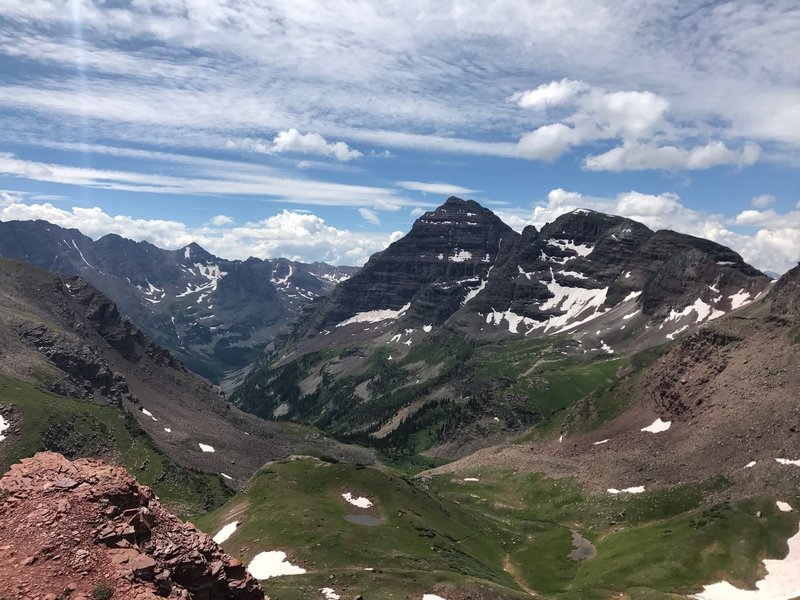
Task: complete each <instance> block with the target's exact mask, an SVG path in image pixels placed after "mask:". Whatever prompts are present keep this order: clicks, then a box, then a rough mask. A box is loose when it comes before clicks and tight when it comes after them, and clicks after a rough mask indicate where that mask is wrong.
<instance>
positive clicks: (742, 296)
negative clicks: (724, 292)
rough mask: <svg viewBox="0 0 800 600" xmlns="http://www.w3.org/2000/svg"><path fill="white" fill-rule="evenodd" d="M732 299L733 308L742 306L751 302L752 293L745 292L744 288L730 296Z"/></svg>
mask: <svg viewBox="0 0 800 600" xmlns="http://www.w3.org/2000/svg"><path fill="white" fill-rule="evenodd" d="M728 298H730V299H731V310H734V309H737V308H741V307H742V306H744V305H745V304H749V303H750V294H749V293H748V292H745V291H744V289H741V290H739V291H738V292H736V293H735V294H731V295H730V296H728Z"/></svg>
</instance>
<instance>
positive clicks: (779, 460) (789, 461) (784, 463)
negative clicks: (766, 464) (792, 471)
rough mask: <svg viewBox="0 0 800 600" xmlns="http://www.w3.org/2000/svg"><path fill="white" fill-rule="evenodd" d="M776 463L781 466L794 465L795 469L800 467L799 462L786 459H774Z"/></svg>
mask: <svg viewBox="0 0 800 600" xmlns="http://www.w3.org/2000/svg"><path fill="white" fill-rule="evenodd" d="M775 462H776V463H780V464H782V465H794V466H795V467H800V460H789V459H788V458H776V459H775Z"/></svg>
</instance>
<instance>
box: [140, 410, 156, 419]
mask: <svg viewBox="0 0 800 600" xmlns="http://www.w3.org/2000/svg"><path fill="white" fill-rule="evenodd" d="M142 414H143V415H144V416H145V417H150V418H151V419H153V421H158V419H156V418H155V417H154V416H153V413H151V412H150V411H149V410H147V409H146V408H143V409H142Z"/></svg>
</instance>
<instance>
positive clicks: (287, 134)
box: [269, 128, 363, 161]
mask: <svg viewBox="0 0 800 600" xmlns="http://www.w3.org/2000/svg"><path fill="white" fill-rule="evenodd" d="M269 152H274V153H281V152H299V153H301V154H319V155H321V156H332V157H334V158H335V159H336V160H341V161H348V160H353V159H354V158H360V157H362V156H363V154H362V153H361V152H359V151H358V150H354V149H352V148H350V146H348V145H347V144H345V143H344V142H333V143H330V142H328V141H327V140H326V139H325V138H324V137H322V136H321V135H320V134H318V133H310V132H309V133H300V132H299V131H298V130H297V129H294V128H292V129H288V130H286V131H279V132H278V134H277V135H276V136H275V139H274V140H272V147H271V148H270V149H269Z"/></svg>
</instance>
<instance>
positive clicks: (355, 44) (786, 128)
mask: <svg viewBox="0 0 800 600" xmlns="http://www.w3.org/2000/svg"><path fill="white" fill-rule="evenodd" d="M67 4H69V6H67ZM0 18H3V19H4V20H6V21H7V22H8V23H9V24H10V26H9V27H8V28H6V29H7V31H5V32H0V53H2V54H4V55H5V56H6V57H7V58H8V60H10V61H12V62H14V61H22V60H24V61H33V62H35V63H36V64H37V65H44V66H45V67H46V69H47V73H46V78H45V76H44V75H42V76H41V78H39V77H38V76H37V75H36V73H38V72H40V71H38V70H33V71H32V73H33V75H31V76H29V77H26V79H25V83H21V80H19V79H15V78H13V77H12V78H10V79H8V81H7V83H6V85H4V86H0V106H3V107H5V108H9V109H16V110H18V111H20V113H21V114H24V115H26V116H27V117H28V119H27V121H28V126H29V127H30V128H31V129H29V130H28V132H29V133H30V134H31V137H32V138H35V137H42V136H41V135H38V134H40V133H44V132H46V131H47V128H48V127H50V124H51V123H52V122H53V121H54V120H55V121H57V123H59V124H61V125H63V126H65V127H68V126H70V125H71V124H74V123H75V122H76V121H78V122H80V123H84V124H85V123H91V125H92V128H93V130H94V131H96V132H97V133H98V136H99V137H104V138H112V137H114V136H118V135H120V132H121V131H123V130H125V131H126V133H127V135H130V137H131V138H135V139H134V140H133V141H136V142H139V143H147V142H150V141H151V140H153V139H155V137H156V136H160V137H163V138H164V139H165V140H172V141H179V142H180V143H184V144H190V145H191V144H202V143H206V142H208V139H207V138H209V137H213V136H214V135H218V136H221V137H223V139H225V138H227V137H230V136H234V137H235V136H236V135H242V134H243V133H245V132H253V131H265V130H266V131H281V132H289V131H291V129H289V128H290V127H294V128H296V130H299V131H314V132H317V133H315V134H308V133H307V134H305V135H306V136H308V135H319V136H321V137H322V136H324V137H323V139H325V138H328V139H331V138H334V139H344V140H346V141H342V142H333V143H331V142H328V141H327V140H326V141H325V145H324V146H320V145H319V144H318V140H313V141H312V140H308V141H307V142H306V146H307V145H311V146H312V147H314V148H317V147H318V146H319V147H323V148H326V150H325V151H326V154H325V156H332V157H334V158H336V157H337V156H338V157H350V158H352V157H353V153H354V152H359V151H358V150H353V149H352V148H350V146H349V145H347V144H348V143H352V140H358V139H362V140H363V139H367V138H370V139H373V140H376V141H375V144H376V145H378V144H380V149H383V148H384V147H393V148H404V147H411V146H410V144H412V143H413V144H416V146H414V147H419V148H425V149H428V150H431V151H450V152H460V153H468V154H485V155H491V156H510V155H515V156H520V155H521V156H525V154H524V153H523V154H520V153H519V152H518V151H517V150H518V149H517V148H516V147H515V143H513V142H509V141H508V140H509V139H511V138H514V137H516V138H517V139H518V138H519V135H520V132H526V131H533V130H535V129H538V127H539V126H541V125H553V124H555V123H547V122H532V119H531V117H532V116H533V117H536V116H538V115H536V111H527V110H525V111H520V110H519V106H518V104H521V105H523V106H529V107H534V108H538V107H553V108H559V109H561V108H565V107H566V106H567V105H572V104H574V103H576V102H577V104H578V105H581V104H585V105H584V106H583V107H582V108H579V114H577V115H573V116H574V117H575V120H574V122H573V121H563V123H564V124H565V125H567V126H570V127H572V128H576V129H581V127H580V126H579V123H578V120H580V119H579V118H582V117H586V118H587V119H588V120H587V123H588V122H591V121H592V120H593V119H594V121H595V122H596V123H598V124H599V125H601V126H602V124H603V123H604V122H605V123H606V124H607V125H608V130H607V131H603V132H602V133H603V135H608V134H610V133H612V131H613V130H616V131H617V132H618V133H619V135H623V134H624V135H625V136H626V137H627V138H633V139H636V138H637V136H645V138H643V139H648V138H646V135H649V132H650V131H652V130H653V129H654V127H656V126H657V125H658V123H657V121H658V118H659V117H660V116H667V117H669V120H670V122H671V123H672V124H673V126H672V127H671V128H670V129H672V131H671V132H669V133H670V134H671V135H674V136H677V138H676V139H672V140H670V143H671V144H672V145H675V146H676V147H682V146H686V145H687V144H686V141H685V139H684V137H685V136H684V134H683V132H682V131H680V129H682V128H684V127H685V128H686V129H687V130H688V133H694V134H696V133H698V131H699V132H700V133H701V134H702V135H701V136H700V138H701V139H699V141H695V142H694V143H696V144H699V145H703V143H705V142H706V141H707V139H718V140H721V141H723V142H725V143H726V144H728V145H739V144H741V143H742V141H743V140H747V139H754V140H755V141H761V140H763V141H764V142H766V143H771V142H776V143H777V142H780V143H785V144H790V145H792V146H793V148H794V149H796V148H797V146H798V145H800V108H798V107H800V91H798V83H799V82H798V79H797V77H798V75H797V69H796V65H795V64H794V63H793V61H792V57H793V56H794V55H795V54H796V53H797V41H796V36H795V35H793V34H794V32H796V31H797V29H798V26H800V16H798V14H797V11H796V10H795V9H794V7H793V5H792V3H788V2H787V3H782V4H781V3H775V2H769V3H763V4H754V3H723V4H719V3H708V4H706V5H698V6H692V7H691V9H689V10H686V9H684V8H682V5H681V3H679V2H678V0H667V1H666V2H645V3H642V2H635V1H633V0H620V1H615V2H610V1H609V0H600V1H588V0H563V1H562V2H558V3H555V4H554V3H552V2H543V3H528V2H518V1H517V0H496V1H494V2H492V3H490V4H489V5H487V4H486V3H485V2H482V1H480V0H459V1H457V2H453V3H452V4H451V5H450V4H449V5H448V8H446V9H445V8H442V7H440V6H438V5H435V4H431V3H429V2H425V1H423V0H412V1H411V2H410V4H405V5H400V4H396V3H388V4H387V3H370V2H360V3H355V4H354V3H349V2H344V1H339V2H335V1H334V2H330V3H326V4H325V5H324V6H319V5H314V7H313V9H311V10H310V9H309V8H308V6H306V4H305V3H302V2H301V3H298V2H293V1H291V0H273V1H271V2H226V3H223V4H221V5H218V4H214V3H202V2H190V3H185V2H178V1H177V0H175V1H170V2H162V3H151V2H145V1H143V0H142V1H137V2H131V3H127V4H125V3H122V4H121V3H113V4H110V3H101V2H79V3H77V4H76V3H67V2H66V1H65V0H58V1H56V2H45V1H43V0H33V1H30V2H24V3H19V2H16V3H15V2H8V1H6V2H2V3H0ZM76 19H79V21H78V22H79V23H80V28H81V29H80V30H81V34H82V35H81V38H80V39H76V38H75V36H74V35H72V34H71V32H73V31H74V27H75V23H76ZM63 32H69V33H63ZM142 40H145V41H146V43H141V42H142ZM478 44H480V48H481V52H480V53H473V52H470V51H469V49H470V48H474V47H476V46H477V45H478ZM621 57H622V58H621ZM19 64H21V63H19ZM41 72H43V71H41ZM76 72H80V77H78V76H76ZM9 73H11V74H13V73H14V71H13V69H11V70H10V71H9ZM554 76H555V77H556V78H555V79H554V80H552V81H550V79H551V78H553V77H554ZM583 82H594V84H595V85H596V86H600V85H602V87H603V89H604V90H609V91H608V92H603V93H601V94H596V93H595V92H596V90H597V89H599V88H598V87H595V88H591V89H586V87H585V86H587V85H588V84H584V83H583ZM537 84H540V85H537ZM531 86H534V87H533V89H529V88H531ZM376 90H380V92H379V93H377V92H376ZM518 90H525V91H522V92H519V91H518ZM645 90H652V91H645ZM444 92H446V93H444ZM514 92H517V94H514ZM603 94H606V96H603ZM509 97H512V98H514V102H504V100H505V99H507V98H509ZM593 98H594V100H595V101H596V102H597V105H592V101H593ZM667 99H668V100H667ZM515 103H516V104H515ZM667 103H668V105H669V115H665V113H664V111H665V110H666V108H665V107H666V104H667ZM41 113H45V114H46V115H47V116H48V119H41V118H39V115H40V114H41ZM76 117H77V119H76ZM623 117H624V118H623ZM15 121H17V124H14V125H13V126H14V127H15V128H18V127H22V126H21V125H19V123H20V122H21V121H20V120H19V119H15ZM559 122H562V121H559ZM675 124H680V126H681V127H677V125H675ZM28 126H26V127H28ZM656 128H657V127H656ZM34 129H36V130H34ZM348 131H350V132H351V133H352V136H350V135H347V136H343V135H342V134H343V133H347V132H348ZM423 132H425V133H423ZM429 132H447V135H441V134H439V135H427V133H429ZM596 133H597V132H595V134H596ZM583 134H584V135H582V136H581V139H584V140H585V142H591V141H592V140H591V139H590V138H586V137H585V136H586V135H588V134H589V130H588V129H587V130H586V131H583ZM8 135H9V138H10V139H13V136H14V132H11V131H10V132H9V133H8ZM299 135H302V134H299V133H298V136H299ZM405 136H410V137H405ZM605 139H609V138H605ZM479 140H480V141H479ZM492 140H494V141H492ZM649 141H650V142H655V141H656V140H649ZM312 142H313V143H312ZM585 142H582V143H585ZM279 143H282V142H279ZM296 143H298V142H297V141H296V140H292V141H291V144H289V145H290V146H293V145H294V144H296ZM337 144H343V146H336V145H337ZM262 145H263V146H264V147H265V148H271V147H272V146H273V142H269V141H267V142H262ZM301 145H302V144H301ZM573 145H574V144H573ZM659 145H663V144H659ZM331 146H335V147H334V148H331ZM365 152H366V150H365ZM370 152H372V149H370Z"/></svg>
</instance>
